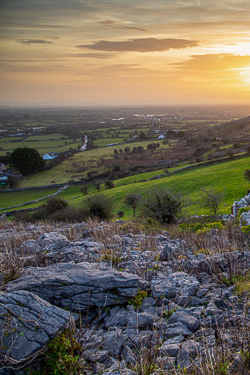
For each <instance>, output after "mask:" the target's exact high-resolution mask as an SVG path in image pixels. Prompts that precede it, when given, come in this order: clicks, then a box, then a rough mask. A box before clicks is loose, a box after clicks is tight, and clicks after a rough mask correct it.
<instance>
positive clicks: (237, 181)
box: [72, 157, 250, 216]
mask: <svg viewBox="0 0 250 375" xmlns="http://www.w3.org/2000/svg"><path fill="white" fill-rule="evenodd" d="M249 164H250V158H249V157H247V158H244V159H239V160H232V161H229V162H224V163H220V164H216V165H212V166H208V167H202V168H197V169H195V170H191V171H184V172H180V173H178V174H176V175H172V176H171V175H170V176H167V177H165V178H162V179H159V180H153V181H148V182H143V183H136V184H131V185H126V186H119V187H116V188H115V189H112V190H107V191H105V192H104V194H105V195H107V196H109V197H112V199H113V200H114V202H115V213H117V211H119V210H122V211H124V212H125V215H126V216H127V215H131V214H132V211H131V210H130V209H129V208H128V207H127V206H125V204H124V197H125V195H126V194H130V193H132V192H141V193H142V195H143V196H146V195H148V194H150V191H151V190H152V189H153V188H155V187H166V188H169V189H172V190H173V191H174V192H176V193H182V194H183V195H184V197H185V198H186V199H187V200H190V202H191V203H190V204H189V205H188V206H187V207H186V208H185V209H184V212H186V213H188V214H191V215H195V214H206V213H208V212H207V211H205V210H203V209H200V208H199V203H200V201H201V194H200V192H201V189H202V188H209V187H212V188H215V189H218V190H220V191H223V190H224V189H225V199H224V206H223V207H221V209H220V210H219V213H221V214H223V213H227V214H229V213H230V212H231V209H230V207H231V205H232V204H233V202H234V201H235V200H237V199H240V198H241V197H243V196H244V195H245V194H246V190H247V188H248V187H249V183H247V182H246V181H245V180H244V178H243V171H244V170H245V169H247V168H249ZM137 177H138V176H137ZM84 199H85V198H84V197H83V198H82V197H81V198H78V199H76V200H74V201H72V202H73V203H72V204H73V205H74V206H80V205H82V204H83V201H84Z"/></svg>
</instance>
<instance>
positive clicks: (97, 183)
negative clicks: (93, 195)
mask: <svg viewBox="0 0 250 375" xmlns="http://www.w3.org/2000/svg"><path fill="white" fill-rule="evenodd" d="M101 185H102V184H101V182H100V181H96V182H95V188H96V190H97V191H98V192H99V191H100V189H101Z"/></svg>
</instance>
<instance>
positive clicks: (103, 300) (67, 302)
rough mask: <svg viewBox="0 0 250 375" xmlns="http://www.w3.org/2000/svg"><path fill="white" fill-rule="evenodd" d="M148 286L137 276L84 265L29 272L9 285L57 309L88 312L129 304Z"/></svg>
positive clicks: (49, 267) (58, 265)
mask: <svg viewBox="0 0 250 375" xmlns="http://www.w3.org/2000/svg"><path fill="white" fill-rule="evenodd" d="M147 286H148V284H147V283H146V282H145V281H144V280H143V279H141V278H140V277H138V276H137V275H132V274H129V273H126V272H118V271H113V270H107V271H102V270H99V269H97V268H95V267H94V265H93V264H90V263H87V262H83V263H78V264H74V263H60V264H55V265H52V266H48V267H43V268H42V267H36V268H30V269H28V270H27V272H26V276H25V275H24V276H22V277H20V278H19V279H17V280H14V281H11V282H9V283H8V287H7V291H8V292H13V291H16V290H27V291H29V292H33V293H35V294H37V295H38V296H39V297H41V298H43V299H44V300H46V301H48V302H51V303H53V304H54V305H56V306H59V307H63V308H68V309H70V310H72V311H76V312H79V311H82V312H87V310H88V309H89V308H91V307H104V306H112V305H119V304H124V303H127V302H128V300H130V299H131V298H132V297H134V296H135V295H136V294H137V292H138V291H139V289H140V290H145V289H146V288H147Z"/></svg>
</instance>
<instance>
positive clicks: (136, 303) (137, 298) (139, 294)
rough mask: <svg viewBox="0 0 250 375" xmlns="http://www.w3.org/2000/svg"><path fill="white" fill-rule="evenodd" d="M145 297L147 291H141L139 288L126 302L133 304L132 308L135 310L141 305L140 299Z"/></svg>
mask: <svg viewBox="0 0 250 375" xmlns="http://www.w3.org/2000/svg"><path fill="white" fill-rule="evenodd" d="M145 297H147V292H145V291H141V290H140V289H139V290H138V292H137V293H136V295H135V296H134V297H133V299H131V300H130V301H128V304H129V305H132V306H134V309H135V310H137V309H139V308H140V307H141V304H142V300H143V299H144V298H145Z"/></svg>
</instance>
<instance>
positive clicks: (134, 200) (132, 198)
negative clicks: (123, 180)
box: [125, 193, 141, 216]
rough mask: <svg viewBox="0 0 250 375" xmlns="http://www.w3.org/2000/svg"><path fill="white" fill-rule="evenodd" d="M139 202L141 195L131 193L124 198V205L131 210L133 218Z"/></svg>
mask: <svg viewBox="0 0 250 375" xmlns="http://www.w3.org/2000/svg"><path fill="white" fill-rule="evenodd" d="M140 200H141V194H138V193H131V194H127V195H126V197H125V203H126V204H127V205H128V206H130V207H131V208H132V210H133V216H135V210H136V208H137V206H138V204H139V202H140Z"/></svg>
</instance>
